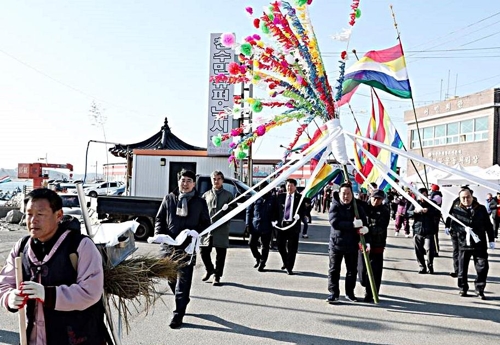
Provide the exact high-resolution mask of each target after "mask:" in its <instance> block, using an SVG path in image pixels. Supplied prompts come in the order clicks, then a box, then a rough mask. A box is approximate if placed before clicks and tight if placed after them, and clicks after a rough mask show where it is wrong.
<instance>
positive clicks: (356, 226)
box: [352, 219, 363, 229]
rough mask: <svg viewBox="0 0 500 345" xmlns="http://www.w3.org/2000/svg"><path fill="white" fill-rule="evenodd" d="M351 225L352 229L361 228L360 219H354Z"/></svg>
mask: <svg viewBox="0 0 500 345" xmlns="http://www.w3.org/2000/svg"><path fill="white" fill-rule="evenodd" d="M352 225H354V228H355V229H357V228H361V227H362V226H363V221H362V220H361V219H354V222H352Z"/></svg>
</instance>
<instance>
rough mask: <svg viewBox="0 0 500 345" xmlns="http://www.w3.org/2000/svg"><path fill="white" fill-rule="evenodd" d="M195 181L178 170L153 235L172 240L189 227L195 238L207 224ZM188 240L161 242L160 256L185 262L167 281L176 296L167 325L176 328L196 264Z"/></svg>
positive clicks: (159, 213) (186, 171)
mask: <svg viewBox="0 0 500 345" xmlns="http://www.w3.org/2000/svg"><path fill="white" fill-rule="evenodd" d="M195 182H196V175H195V173H194V172H192V171H191V170H182V171H181V173H180V176H179V182H178V186H179V188H178V189H176V190H175V191H174V192H172V193H170V194H168V195H166V196H165V198H163V201H162V203H161V205H160V209H159V210H158V213H157V215H156V221H155V235H159V234H165V235H169V236H170V237H172V238H173V239H175V238H176V237H177V235H179V234H180V233H181V232H182V231H183V230H191V231H194V232H195V233H193V234H192V235H191V236H193V237H196V233H201V232H202V231H203V230H205V229H206V228H207V227H208V226H209V225H210V223H211V222H210V215H209V214H208V207H207V203H206V202H205V200H204V199H202V198H201V197H200V196H199V195H198V193H197V191H196V189H195V188H194V187H195ZM190 242H191V239H190V238H189V237H188V238H187V239H186V241H184V243H182V244H181V245H179V246H170V245H168V244H162V245H161V255H162V256H174V257H176V258H180V260H182V261H183V262H184V265H183V266H182V267H181V268H180V269H179V272H178V274H177V279H176V280H174V281H169V282H168V284H169V286H170V288H171V289H172V292H173V293H174V295H175V310H174V315H173V317H172V320H171V322H170V325H169V326H170V328H179V327H180V326H181V325H182V321H183V318H184V315H185V313H186V307H187V305H188V304H189V301H190V298H189V293H190V290H191V281H192V279H193V269H194V265H195V263H196V260H195V258H196V256H193V257H191V256H190V255H189V256H187V255H186V253H185V251H184V250H185V249H186V247H187V246H188V245H189V244H190Z"/></svg>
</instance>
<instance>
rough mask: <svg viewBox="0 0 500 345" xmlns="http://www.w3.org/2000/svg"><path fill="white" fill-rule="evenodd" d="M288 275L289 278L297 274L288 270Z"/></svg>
mask: <svg viewBox="0 0 500 345" xmlns="http://www.w3.org/2000/svg"><path fill="white" fill-rule="evenodd" d="M286 274H288V275H289V276H293V275H294V274H295V273H293V271H292V270H286Z"/></svg>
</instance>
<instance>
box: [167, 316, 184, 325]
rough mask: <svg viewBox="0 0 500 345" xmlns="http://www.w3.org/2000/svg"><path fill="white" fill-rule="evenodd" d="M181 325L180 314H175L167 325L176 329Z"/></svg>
mask: <svg viewBox="0 0 500 345" xmlns="http://www.w3.org/2000/svg"><path fill="white" fill-rule="evenodd" d="M181 325H182V316H180V315H179V314H175V315H174V317H173V318H172V320H171V321H170V324H169V325H168V326H169V327H170V328H172V329H176V328H179V327H181Z"/></svg>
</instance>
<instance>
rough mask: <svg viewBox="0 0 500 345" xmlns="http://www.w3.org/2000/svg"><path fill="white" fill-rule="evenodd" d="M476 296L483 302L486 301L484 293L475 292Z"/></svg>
mask: <svg viewBox="0 0 500 345" xmlns="http://www.w3.org/2000/svg"><path fill="white" fill-rule="evenodd" d="M476 296H477V297H479V298H481V299H482V300H483V301H484V300H485V299H486V296H485V295H484V292H482V291H478V290H476Z"/></svg>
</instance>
